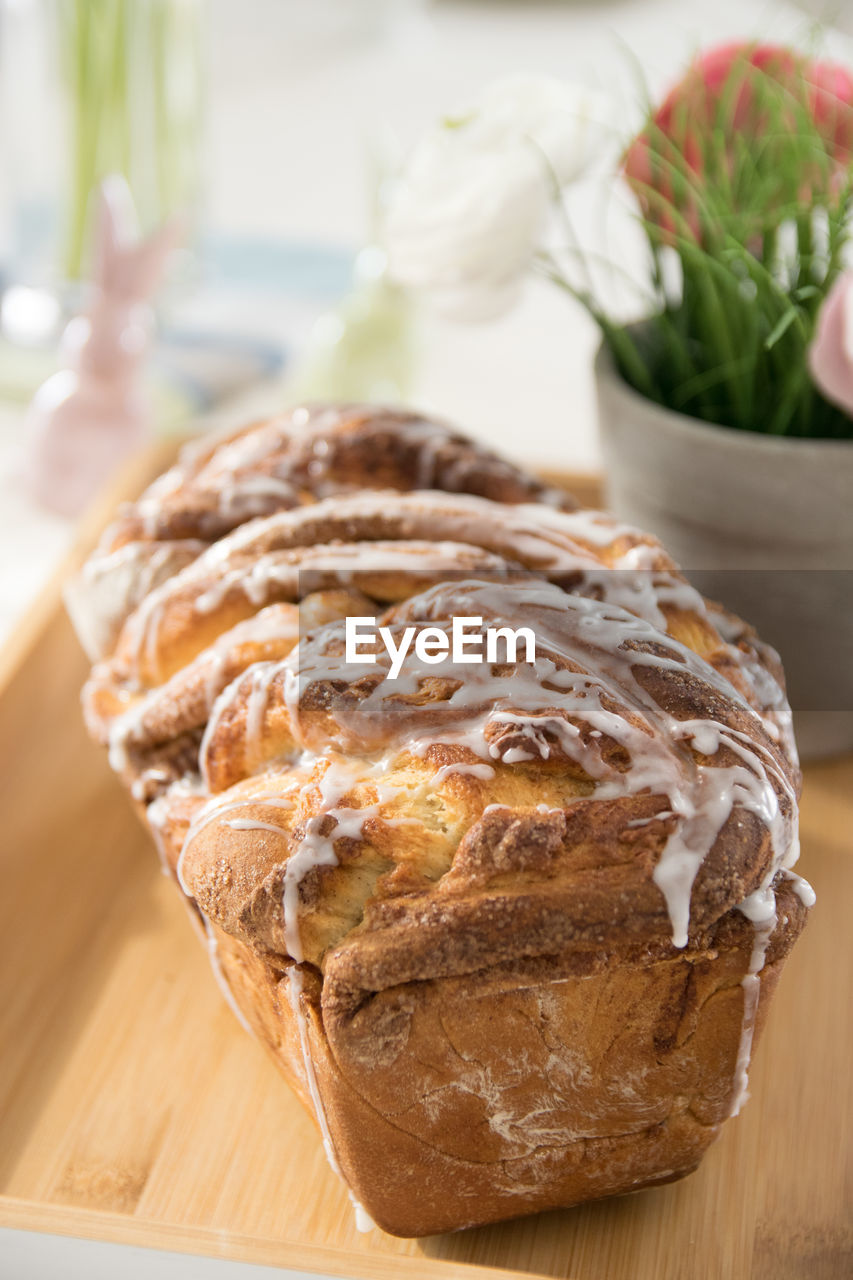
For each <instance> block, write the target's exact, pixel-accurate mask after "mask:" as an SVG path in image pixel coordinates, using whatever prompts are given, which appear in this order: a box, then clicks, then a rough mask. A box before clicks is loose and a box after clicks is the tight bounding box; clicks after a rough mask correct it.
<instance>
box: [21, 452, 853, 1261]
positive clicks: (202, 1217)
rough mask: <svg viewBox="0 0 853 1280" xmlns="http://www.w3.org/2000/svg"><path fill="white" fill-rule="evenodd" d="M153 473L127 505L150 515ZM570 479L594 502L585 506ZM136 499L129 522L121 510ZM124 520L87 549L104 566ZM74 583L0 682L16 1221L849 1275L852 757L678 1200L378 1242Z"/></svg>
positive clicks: (399, 1249)
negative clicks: (754, 1033)
mask: <svg viewBox="0 0 853 1280" xmlns="http://www.w3.org/2000/svg"><path fill="white" fill-rule="evenodd" d="M151 470H152V461H151V459H147V460H146V462H145V464H144V466H142V467H141V468H140V467H137V468H136V469H135V471H134V472H133V473H132V474H131V475H130V476H129V477H125V479H124V481H123V483H122V486H121V487H122V489H123V491H124V492H134V491H136V490H137V489H138V487H139V486H140V485H141V483H142V480H143V478H144V477H145V476H146V475H147V473H148V472H149V471H151ZM563 479H564V480H566V482H567V483H568V484H569V485H570V487H573V488H575V489H576V491H579V490H580V491H581V496H582V497H583V498H591V497H592V492H591V490H590V488H589V482H588V481H586V482H585V481H583V480H582V479H581V478H575V481H574V483H573V482H572V479H571V478H570V477H569V478H566V477H563ZM114 497H115V495H113V496H112V498H111V499H110V502H109V504H108V505H110V506H111V505H112V501H113V499H114ZM102 518H103V513H101V514H100V515H96V516H94V517H93V520H92V521H91V523H90V526H89V528H88V529H87V530H86V531H84V532H83V533H82V534H81V539H80V543H79V546H78V548H77V550H76V552H75V558H77V559H79V557H80V556H81V555H82V554H84V553H85V551H86V549H87V547H88V545H89V544H90V542H91V540H92V536H93V533H94V531H95V529H96V528H97V526H98V525H99V523H100V522H101V520H102ZM85 669H86V664H85V662H84V659H83V656H82V654H81V652H80V651H79V648H78V646H77V643H76V641H75V639H74V636H73V634H72V632H71V628H70V625H69V624H68V622H67V621H66V619H65V616H64V613H63V611H62V608H61V603H60V599H59V591H58V584H56V583H55V584H53V586H52V587H51V588H50V589H49V590H48V591H47V592H46V594H45V595H44V597H43V598H42V599H41V601H40V602H39V604H38V606H37V607H36V609H35V610H34V612H33V614H32V615H31V617H30V619H29V620H28V621H27V622H26V623H25V624H24V625H23V626H22V627H21V628H19V630H18V632H17V634H16V637H15V640H14V642H13V644H12V645H11V646H9V647H8V648H7V650H6V652H5V654H4V655H2V658H0V813H2V815H3V825H2V833H3V834H2V854H0V872H1V873H2V881H0V883H2V901H3V904H4V907H5V909H4V911H3V929H2V934H0V1223H1V1224H2V1225H6V1226H16V1227H25V1228H31V1229H33V1230H41V1231H51V1232H57V1233H60V1234H69V1235H77V1236H87V1237H95V1238H100V1239H106V1240H117V1241H124V1242H128V1243H134V1244H144V1245H150V1246H155V1247H160V1248H168V1249H177V1250H184V1251H187V1252H193V1253H203V1254H214V1255H219V1256H223V1257H229V1258H241V1259H247V1260H251V1261H255V1262H265V1263H273V1264H278V1265H280V1266H289V1267H294V1268H299V1267H301V1268H306V1269H309V1270H321V1271H322V1270H326V1271H329V1272H331V1273H333V1274H336V1275H345V1276H358V1277H389V1278H390V1277H406V1276H412V1277H435V1276H438V1277H447V1278H448V1280H449V1278H450V1277H454V1278H456V1277H465V1276H471V1277H472V1280H474V1278H476V1280H483V1278H485V1277H496V1276H498V1275H503V1276H504V1277H506V1275H507V1272H509V1273H516V1274H522V1275H526V1276H554V1277H571V1278H572V1280H602V1278H603V1280H692V1278H696V1280H706V1278H707V1280H718V1278H719V1280H723V1278H725V1280H742V1278H743V1277H754V1278H755V1280H770V1278H771V1277H772V1278H773V1280H800V1278H801V1277H804V1276H808V1277H809V1280H836V1278H840V1277H849V1276H850V1275H851V1274H853V1212H851V1210H853V1188H852V1187H851V1183H853V1169H852V1168H851V1161H850V1135H851V1128H853V1106H851V1100H852V1099H853V1061H851V1059H853V1054H851V1049H853V1027H851V1008H853V929H851V927H850V920H849V916H848V914H847V913H848V911H849V909H850V908H849V904H850V902H851V901H853V851H851V838H853V837H851V833H853V759H845V760H839V761H836V762H834V763H830V764H824V765H820V766H815V767H813V768H811V769H809V770H808V773H807V778H806V786H805V795H804V799H803V810H802V832H803V857H802V863H801V869H802V870H803V872H804V874H805V875H806V876H807V877H808V878H809V879H810V880H812V881H813V883H814V885H815V887H816V889H817V893H818V905H817V907H816V908H815V911H814V914H813V918H812V921H811V923H810V925H809V927H808V929H807V930H806V933H805V935H804V937H803V939H802V941H801V942H800V943H799V944H798V945H797V947H796V948H795V950H794V952H793V955H792V957H791V959H790V960H789V962H788V966H787V969H786V971H785V974H784V976H783V979H782V982H781V984H780V988H779V992H778V994H777V996H776V1001H775V1006H774V1008H773V1011H772V1013H771V1016H770V1020H769V1025H768V1027H767V1030H766V1033H765V1036H764V1039H763V1041H762V1043H761V1045H760V1047H759V1050H758V1053H757V1056H756V1060H755V1062H754V1066H753V1070H752V1071H751V1073H750V1076H751V1079H750V1083H751V1089H752V1093H753V1099H752V1101H751V1103H750V1104H749V1105H748V1106H747V1108H746V1110H745V1112H744V1113H743V1115H742V1116H741V1117H740V1118H738V1119H737V1120H735V1121H733V1122H732V1123H730V1124H729V1125H728V1126H727V1128H726V1130H725V1132H724V1134H723V1136H722V1138H721V1139H720V1141H719V1142H718V1143H717V1145H716V1146H715V1147H714V1148H713V1149H712V1150H711V1152H710V1154H709V1155H708V1156H707V1158H706V1160H705V1163H704V1164H703V1166H702V1168H701V1169H700V1170H699V1172H698V1173H696V1174H694V1175H693V1176H692V1177H690V1178H688V1179H687V1180H686V1181H684V1182H681V1183H678V1184H675V1185H673V1186H670V1187H664V1188H659V1189H656V1190H651V1191H646V1192H642V1193H639V1194H637V1195H634V1196H625V1197H622V1198H620V1199H616V1200H611V1201H607V1202H602V1203H599V1204H595V1205H589V1206H586V1207H581V1208H578V1209H574V1210H567V1211H563V1212H555V1213H549V1214H544V1215H540V1216H538V1217H533V1218H527V1219H520V1220H517V1221H515V1222H511V1223H506V1224H503V1225H500V1226H496V1227H490V1228H482V1229H479V1230H476V1231H469V1232H464V1233H460V1234H457V1235H450V1236H440V1237H434V1238H431V1239H428V1240H424V1241H419V1242H417V1241H403V1240H395V1239H393V1238H391V1237H389V1236H385V1235H383V1234H382V1233H381V1232H379V1231H374V1232H372V1233H370V1234H369V1235H359V1234H358V1233H357V1232H356V1231H355V1228H354V1224H353V1220H352V1213H351V1210H350V1205H349V1202H348V1200H347V1197H346V1194H345V1192H344V1190H343V1188H342V1186H341V1184H340V1183H339V1182H338V1181H337V1179H336V1178H335V1177H334V1176H333V1175H332V1174H331V1172H330V1171H329V1170H328V1168H327V1166H326V1162H325V1158H324V1156H323V1152H322V1148H321V1145H320V1142H319V1140H318V1138H317V1135H316V1133H315V1131H314V1129H313V1127H312V1125H311V1123H310V1121H309V1119H308V1118H307V1117H306V1115H305V1114H304V1112H303V1111H302V1109H301V1107H300V1106H299V1104H298V1103H297V1102H296V1101H295V1099H294V1098H293V1097H291V1095H290V1093H289V1091H288V1089H287V1087H286V1086H285V1085H284V1084H283V1083H282V1082H281V1080H280V1079H279V1078H278V1075H277V1073H276V1071H275V1069H274V1067H273V1066H272V1065H271V1064H270V1062H269V1061H268V1060H267V1058H266V1057H265V1055H264V1054H263V1053H262V1051H261V1050H260V1048H259V1047H258V1046H257V1045H255V1044H254V1043H253V1042H252V1041H251V1040H250V1039H249V1038H248V1037H247V1036H246V1035H245V1034H244V1033H243V1031H241V1029H240V1028H239V1026H238V1025H237V1023H236V1022H235V1020H234V1018H233V1016H232V1014H231V1013H230V1011H229V1010H228V1009H227V1008H226V1006H225V1004H224V1002H223V1001H222V999H221V997H220V995H219V993H218V991H217V989H216V985H215V983H214V981H213V978H212V976H211V974H210V972H209V970H208V966H207V960H206V957H205V955H204V953H203V950H202V948H201V947H200V946H199V944H198V941H197V939H196V938H195V936H194V934H193V931H192V930H191V929H190V927H189V925H188V923H187V920H186V918H185V914H184V910H183V907H182V905H181V903H180V901H179V900H178V896H177V894H176V893H175V890H174V888H173V887H172V886H171V885H170V884H169V883H167V881H166V880H165V879H164V878H163V877H162V876H161V874H160V871H159V866H158V862H157V859H156V857H155V856H154V854H153V851H152V850H151V849H150V848H149V847H148V839H147V837H146V836H145V834H144V833H143V831H142V830H141V828H140V827H139V826H138V824H137V822H136V819H135V818H134V816H133V815H132V813H131V810H130V807H129V804H128V802H127V800H126V799H125V796H124V794H123V792H122V790H121V788H120V786H119V784H118V782H117V781H115V780H114V779H113V778H112V776H111V774H110V772H109V769H108V766H107V761H106V758H105V755H104V753H102V752H101V751H99V750H97V749H96V748H95V747H94V746H92V745H91V744H90V743H89V742H88V740H87V739H86V737H85V735H84V732H83V728H82V725H81V722H80V715H79V708H78V691H79V688H80V685H81V683H82V681H83V678H84V674H85Z"/></svg>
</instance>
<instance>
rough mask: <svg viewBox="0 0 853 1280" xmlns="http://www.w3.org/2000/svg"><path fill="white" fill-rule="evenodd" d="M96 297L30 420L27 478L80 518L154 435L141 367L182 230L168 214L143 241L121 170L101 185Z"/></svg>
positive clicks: (75, 323) (73, 325)
mask: <svg viewBox="0 0 853 1280" xmlns="http://www.w3.org/2000/svg"><path fill="white" fill-rule="evenodd" d="M99 205H100V207H99V216H98V222H97V232H96V243H95V254H94V282H93V283H94V286H95V288H94V294H93V297H92V301H91V304H90V306H89V309H88V311H87V313H86V314H84V315H80V316H77V317H75V319H73V320H72V321H71V322H70V323H69V325H68V327H67V329H66V330H65V333H64V335H63V338H62V344H61V348H60V350H61V355H62V362H63V366H64V367H63V368H62V369H61V371H60V372H58V373H55V374H54V375H53V376H52V377H50V378H48V380H47V382H45V383H44V385H43V386H42V387H40V388H39V390H38V391H37V392H36V394H35V396H34V398H33V402H32V405H31V406H30V411H29V417H28V422H27V432H28V439H27V445H28V458H27V463H28V466H27V477H28V481H29V485H30V489H31V491H32V492H33V494H34V495H35V496H36V497H37V498H38V499H39V501H41V502H42V503H44V505H45V506H48V507H50V508H52V509H53V510H54V511H59V512H61V513H62V514H64V515H77V514H78V513H79V512H80V511H82V510H83V508H84V507H85V506H86V504H87V502H88V501H89V500H90V498H92V496H93V495H94V494H95V493H96V492H97V490H98V489H99V488H100V486H101V485H102V484H103V483H104V481H105V480H106V479H107V478H108V476H109V475H110V474H111V473H112V472H113V471H114V470H115V468H116V467H117V466H118V464H119V463H120V462H122V461H123V460H124V459H125V458H126V457H127V456H128V455H129V454H131V453H133V452H134V451H135V450H137V449H138V448H140V446H141V445H142V444H143V443H144V441H145V440H146V438H147V436H148V434H149V428H150V417H149V412H148V408H147V405H146V401H145V397H144V394H143V391H142V388H141V385H140V368H141V365H142V363H143V361H144V359H145V356H146V354H147V351H148V347H149V344H150V339H151V333H152V329H153V313H152V309H151V305H150V302H149V299H150V298H151V295H152V294H153V293H154V290H155V289H156V287H157V285H158V284H159V282H160V280H161V278H162V275H163V272H164V270H165V266H166V261H167V259H168V257H169V254H170V253H171V251H172V249H173V248H174V246H175V244H176V242H177V240H178V236H179V230H180V229H179V224H178V222H177V221H176V220H171V221H169V222H168V223H166V224H165V225H164V226H163V227H161V228H160V229H159V230H158V231H155V232H154V233H153V235H151V236H149V238H148V239H146V240H141V241H140V240H138V239H137V235H136V217H135V213H134V208H133V201H132V198H131V194H130V190H129V188H128V186H127V183H126V182H125V181H124V179H123V178H121V177H110V178H106V179H105V180H104V182H103V183H102V184H101V188H100V192H99Z"/></svg>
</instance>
